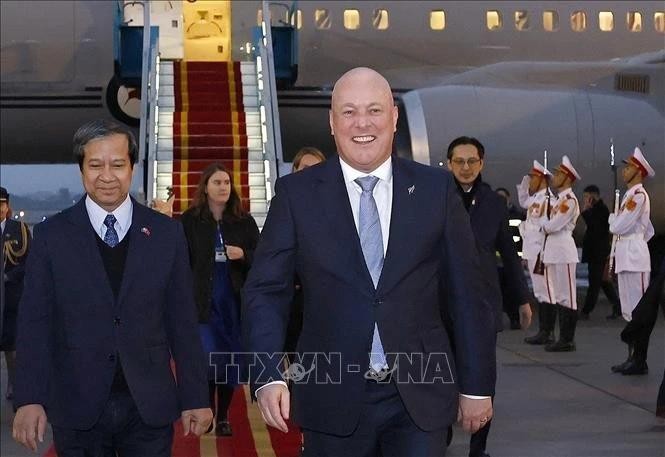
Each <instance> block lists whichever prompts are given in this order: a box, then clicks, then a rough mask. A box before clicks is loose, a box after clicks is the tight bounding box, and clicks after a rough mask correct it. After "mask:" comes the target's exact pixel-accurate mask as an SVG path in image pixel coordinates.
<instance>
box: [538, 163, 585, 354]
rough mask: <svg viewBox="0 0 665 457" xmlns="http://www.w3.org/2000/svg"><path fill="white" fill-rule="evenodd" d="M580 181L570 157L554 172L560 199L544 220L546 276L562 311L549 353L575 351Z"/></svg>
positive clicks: (542, 221)
mask: <svg viewBox="0 0 665 457" xmlns="http://www.w3.org/2000/svg"><path fill="white" fill-rule="evenodd" d="M579 179H580V175H579V173H577V170H575V168H574V167H573V164H572V163H571V162H570V159H568V156H563V160H562V161H561V164H560V165H559V166H558V167H557V168H556V169H555V170H554V176H553V177H552V187H554V188H555V189H556V192H557V194H558V195H557V198H556V202H555V203H554V205H553V206H552V212H551V214H550V215H549V217H544V218H540V219H539V222H540V223H541V227H542V228H543V231H544V232H545V241H544V248H543V253H544V255H543V262H544V263H545V277H546V278H547V280H548V281H550V286H551V287H552V288H551V289H550V295H551V297H552V298H551V300H552V303H556V304H557V305H558V309H559V340H558V341H557V342H556V343H551V344H548V345H547V346H545V350H546V351H548V352H568V351H574V350H575V326H576V325H577V288H576V284H575V270H576V266H577V262H579V258H578V256H577V247H576V246H575V240H574V239H573V229H574V228H575V223H576V222H577V218H578V217H579V215H580V205H579V203H578V201H577V197H575V194H574V193H573V190H572V189H571V187H572V185H573V183H574V182H575V181H577V180H579Z"/></svg>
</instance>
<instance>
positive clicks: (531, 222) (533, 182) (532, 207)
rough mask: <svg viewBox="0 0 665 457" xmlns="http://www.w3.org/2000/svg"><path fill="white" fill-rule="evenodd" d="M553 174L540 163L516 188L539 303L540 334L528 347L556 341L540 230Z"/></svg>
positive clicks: (526, 254)
mask: <svg viewBox="0 0 665 457" xmlns="http://www.w3.org/2000/svg"><path fill="white" fill-rule="evenodd" d="M551 176H552V173H550V172H549V170H547V168H545V167H544V166H542V165H541V164H540V163H539V162H538V161H537V160H534V161H533V167H532V168H531V170H530V171H529V174H528V175H527V176H525V177H524V179H522V182H521V183H520V184H518V185H517V195H518V198H519V202H520V205H521V206H522V207H523V208H524V209H526V210H527V214H526V220H525V221H524V222H523V223H521V224H520V226H519V229H520V235H521V236H522V258H523V259H524V260H526V261H527V268H528V269H529V275H530V276H531V284H532V287H533V293H534V295H535V297H536V300H538V324H539V329H538V333H537V334H536V335H534V336H531V337H528V338H525V339H524V341H525V342H526V343H529V344H548V343H552V342H554V322H555V320H556V307H555V305H553V304H552V303H553V302H552V300H551V297H550V294H549V290H550V289H551V287H550V286H548V278H546V276H545V274H544V271H543V270H542V269H541V266H542V254H541V251H542V249H543V241H544V240H545V234H544V232H543V231H542V229H541V224H540V222H539V221H540V219H541V218H546V217H547V213H548V210H549V209H550V204H551V202H550V198H551V195H550V193H549V189H548V179H549V178H551Z"/></svg>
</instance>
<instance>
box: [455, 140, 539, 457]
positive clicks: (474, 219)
mask: <svg viewBox="0 0 665 457" xmlns="http://www.w3.org/2000/svg"><path fill="white" fill-rule="evenodd" d="M447 160H448V168H449V169H450V171H451V172H452V173H453V176H454V177H455V183H456V184H457V190H458V192H459V194H460V196H461V197H462V201H463V203H464V207H465V208H466V210H467V211H468V212H469V216H470V218H471V228H472V229H473V234H474V236H475V239H476V246H477V247H478V253H479V256H480V265H481V267H482V271H483V274H482V278H483V280H484V287H483V288H482V290H483V291H484V292H485V299H486V300H487V301H488V302H489V303H491V304H492V305H493V317H494V320H495V324H496V331H497V332H500V331H502V330H503V319H502V318H503V306H502V294H501V286H500V283H499V274H498V271H497V254H498V255H499V257H500V258H501V262H502V263H503V270H504V277H505V279H506V287H507V289H508V290H509V291H510V292H509V294H508V295H509V296H512V297H516V298H517V302H518V303H519V321H520V324H521V327H522V328H523V329H526V328H528V327H529V325H530V324H531V306H530V305H529V289H528V286H527V284H526V278H525V277H524V271H523V269H522V264H521V262H520V258H519V257H518V256H517V251H516V249H515V243H514V242H513V236H512V233H511V231H510V227H509V226H508V208H507V207H506V205H504V204H503V201H502V197H500V196H499V195H498V194H497V193H496V192H494V191H493V190H492V188H491V187H490V186H489V185H488V184H487V183H485V182H483V180H482V177H481V174H480V172H481V171H482V169H483V166H484V164H485V162H484V160H485V147H484V146H483V144H482V143H481V142H480V141H478V140H477V139H476V138H470V137H466V136H462V137H459V138H455V139H454V140H453V141H452V142H451V143H450V145H449V146H448V151H447ZM490 425H491V421H490V422H488V423H487V426H485V427H483V428H481V429H480V430H478V431H477V432H476V433H474V434H473V435H472V436H471V442H470V444H469V457H489V454H487V453H486V452H485V448H486V446H487V435H488V434H489V429H490Z"/></svg>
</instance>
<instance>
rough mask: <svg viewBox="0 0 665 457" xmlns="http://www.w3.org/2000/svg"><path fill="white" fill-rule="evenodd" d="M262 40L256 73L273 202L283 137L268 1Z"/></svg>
mask: <svg viewBox="0 0 665 457" xmlns="http://www.w3.org/2000/svg"><path fill="white" fill-rule="evenodd" d="M262 8H263V9H262V11H263V21H262V23H261V33H262V39H261V40H259V43H258V51H259V53H258V56H257V57H256V71H257V76H258V89H259V101H260V110H261V124H262V126H261V130H262V132H261V133H262V137H263V158H264V166H265V177H266V178H265V179H266V199H267V200H268V201H270V199H271V198H272V195H273V194H274V190H275V181H276V180H277V178H278V177H279V171H278V170H279V167H278V165H277V161H278V160H279V158H280V157H282V135H281V131H280V125H279V111H278V107H277V84H276V81H275V62H274V59H273V48H272V34H271V30H270V20H271V18H270V6H269V2H268V1H266V0H263V2H262Z"/></svg>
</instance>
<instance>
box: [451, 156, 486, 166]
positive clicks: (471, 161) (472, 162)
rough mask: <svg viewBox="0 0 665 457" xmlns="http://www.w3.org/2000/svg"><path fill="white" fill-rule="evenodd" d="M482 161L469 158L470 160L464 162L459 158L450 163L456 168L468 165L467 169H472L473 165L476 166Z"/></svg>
mask: <svg viewBox="0 0 665 457" xmlns="http://www.w3.org/2000/svg"><path fill="white" fill-rule="evenodd" d="M481 160H482V159H477V158H475V157H471V158H470V159H466V160H464V159H463V158H461V157H457V158H456V159H452V160H451V162H452V163H453V164H455V165H457V166H458V167H463V166H464V164H466V165H468V166H469V167H473V166H474V165H478V164H479V163H480V161H481Z"/></svg>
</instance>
